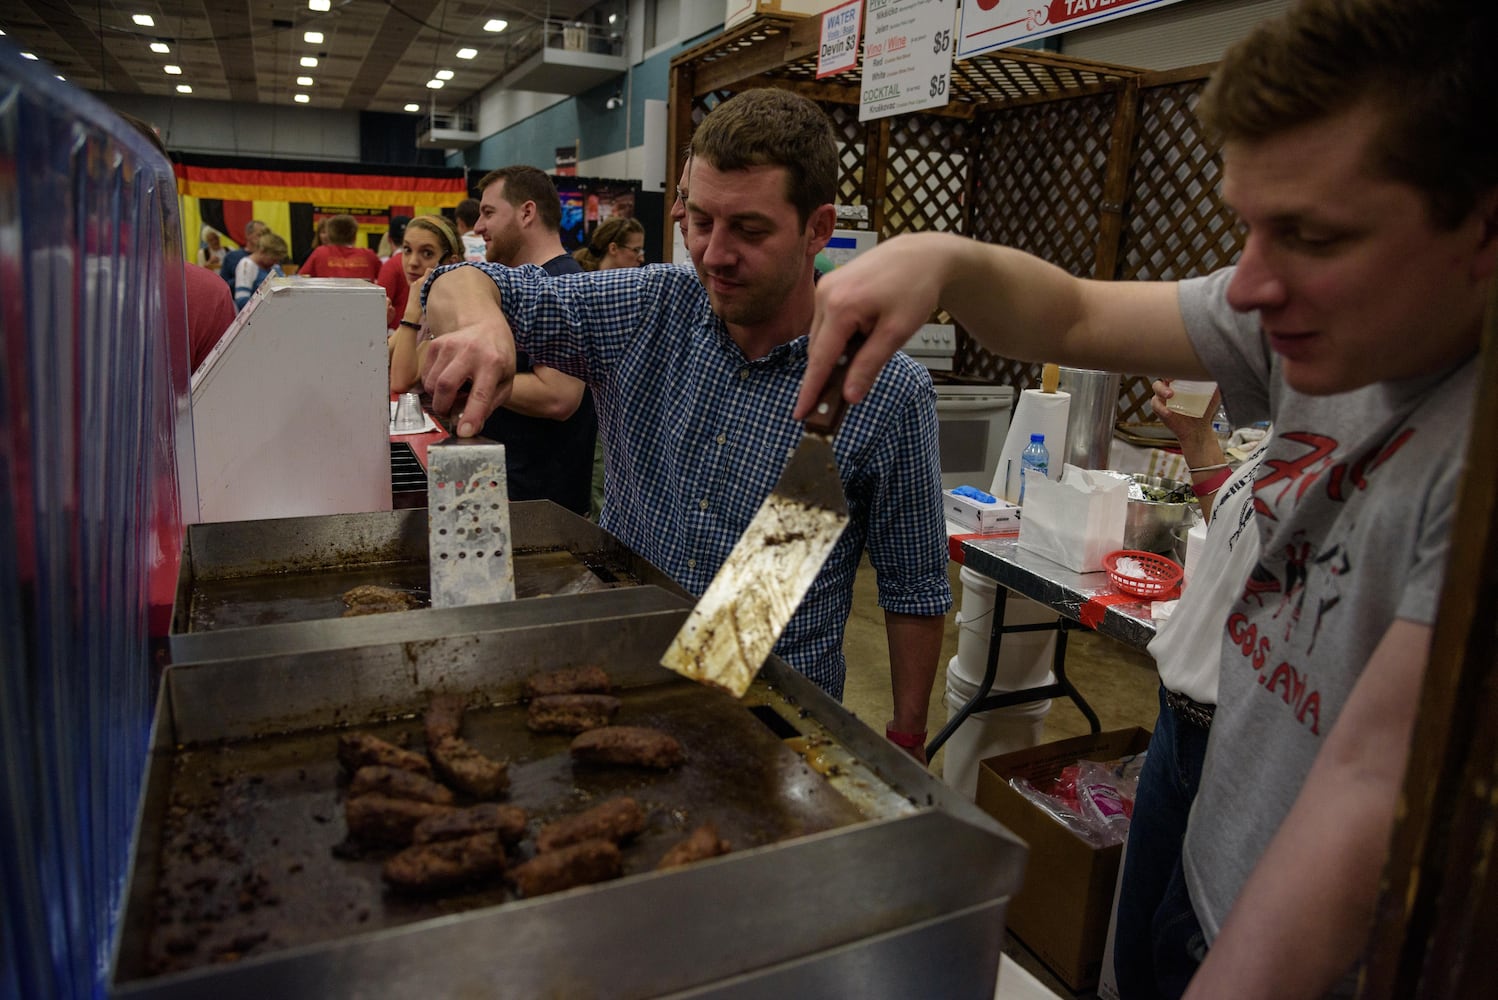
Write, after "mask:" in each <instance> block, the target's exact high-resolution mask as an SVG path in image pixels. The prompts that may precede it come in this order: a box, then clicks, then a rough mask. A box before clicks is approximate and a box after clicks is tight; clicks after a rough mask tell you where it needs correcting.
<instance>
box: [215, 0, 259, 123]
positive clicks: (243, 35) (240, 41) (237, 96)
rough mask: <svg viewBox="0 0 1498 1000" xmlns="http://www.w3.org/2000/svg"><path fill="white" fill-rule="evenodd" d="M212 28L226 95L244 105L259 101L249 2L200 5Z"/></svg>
mask: <svg viewBox="0 0 1498 1000" xmlns="http://www.w3.org/2000/svg"><path fill="white" fill-rule="evenodd" d="M204 6H205V7H206V10H205V11H204V13H205V14H206V15H207V18H208V24H209V26H210V27H211V28H212V34H213V45H214V47H215V48H217V49H218V57H219V62H220V63H221V64H222V65H223V68H224V81H225V82H226V83H228V85H229V96H230V97H231V98H232V99H233V100H235V101H238V102H241V103H244V104H255V103H257V102H259V100H260V79H259V75H258V74H257V73H256V72H255V42H254V39H252V38H251V37H250V32H251V30H252V28H251V25H250V0H237V2H229V3H218V2H214V0H209V2H208V3H206V4H205V5H204Z"/></svg>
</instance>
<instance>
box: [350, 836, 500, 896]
mask: <svg viewBox="0 0 1498 1000" xmlns="http://www.w3.org/2000/svg"><path fill="white" fill-rule="evenodd" d="M504 870H505V849H504V845H503V844H501V843H500V840H499V834H497V833H475V834H473V835H472V836H469V837H463V838H461V839H458V840H440V841H437V842H435V843H430V844H416V845H414V846H412V847H408V848H406V849H405V850H404V851H401V852H400V853H399V854H396V855H394V856H392V857H391V858H389V859H388V860H387V861H386V862H385V865H384V867H383V868H382V869H381V871H380V874H381V875H383V876H384V877H385V881H386V882H389V883H390V884H391V885H392V886H394V887H395V888H397V889H404V890H406V891H408V892H434V891H437V890H440V889H451V888H455V887H457V886H462V885H467V884H468V883H471V882H482V881H486V880H488V879H492V878H494V877H495V876H497V875H500V874H502V873H503V872H504Z"/></svg>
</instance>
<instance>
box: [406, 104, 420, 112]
mask: <svg viewBox="0 0 1498 1000" xmlns="http://www.w3.org/2000/svg"><path fill="white" fill-rule="evenodd" d="M406 110H407V111H420V110H421V105H420V104H407V105H406Z"/></svg>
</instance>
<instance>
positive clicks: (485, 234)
mask: <svg viewBox="0 0 1498 1000" xmlns="http://www.w3.org/2000/svg"><path fill="white" fill-rule="evenodd" d="M479 191H480V193H481V194H482V200H481V201H480V202H479V217H478V221H477V222H476V223H475V224H474V227H473V232H474V235H475V236H478V237H479V238H480V239H482V240H483V241H484V257H485V259H486V260H488V261H490V262H493V263H496V264H503V265H504V266H505V267H520V266H521V265H523V264H534V265H536V266H538V267H540V268H541V270H543V271H545V272H546V273H547V274H551V275H558V274H576V273H577V272H579V271H581V270H582V268H581V267H580V266H579V265H578V263H577V261H575V260H573V259H572V256H571V255H570V254H569V253H567V251H566V250H565V249H563V247H562V238H561V236H560V235H559V233H560V229H561V222H562V200H561V198H560V197H558V195H557V189H556V186H555V185H553V184H552V182H551V178H550V177H547V176H546V175H545V174H544V173H542V172H541V171H539V170H537V169H536V168H535V167H529V166H525V165H523V164H517V165H515V166H509V167H501V168H500V169H498V170H493V171H490V172H489V173H488V174H486V175H484V178H483V179H482V180H480V181H479ZM515 371H516V374H515V381H514V389H513V391H512V392H511V393H510V398H509V399H508V400H506V402H505V405H504V406H502V407H500V408H499V409H497V410H495V411H494V412H493V413H491V414H490V415H489V417H488V419H487V420H485V421H484V425H483V430H482V431H481V432H480V433H482V434H483V436H484V437H487V438H489V439H490V440H493V441H498V442H500V443H501V444H503V445H504V446H505V471H506V479H507V480H508V485H509V491H510V499H511V500H553V501H555V502H556V503H559V504H561V505H562V506H563V507H566V508H567V509H568V510H571V511H574V512H575V513H578V514H582V515H583V516H585V517H586V516H587V514H588V512H589V510H590V508H591V506H592V501H593V453H594V448H593V445H594V441H595V440H596V439H597V436H598V417H597V414H596V413H595V412H594V409H593V394H592V393H591V392H589V391H588V387H587V386H585V385H584V384H583V383H582V382H581V381H580V380H578V379H575V378H573V377H572V376H571V375H567V374H564V373H563V372H559V371H557V370H556V369H555V368H549V367H547V366H545V365H533V364H531V362H530V359H529V358H528V357H526V355H525V353H524V352H519V353H518V354H517V355H516V367H515Z"/></svg>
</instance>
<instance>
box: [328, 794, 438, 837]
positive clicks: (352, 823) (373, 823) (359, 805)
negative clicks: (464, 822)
mask: <svg viewBox="0 0 1498 1000" xmlns="http://www.w3.org/2000/svg"><path fill="white" fill-rule="evenodd" d="M452 809H453V807H452V806H442V805H437V804H436V803H435V802H417V801H415V800H413V799H392V798H391V797H390V796H388V795H356V796H354V797H353V798H351V799H349V800H348V801H347V802H345V803H344V804H343V818H344V820H345V822H347V824H348V833H349V836H350V837H352V838H354V839H355V840H361V841H364V842H365V843H370V844H390V845H393V846H396V847H404V846H405V845H406V844H409V843H410V842H411V833H412V831H413V830H415V829H416V824H417V823H420V822H421V821H422V820H424V819H426V818H428V817H429V816H441V815H443V814H445V813H449V812H452Z"/></svg>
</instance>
